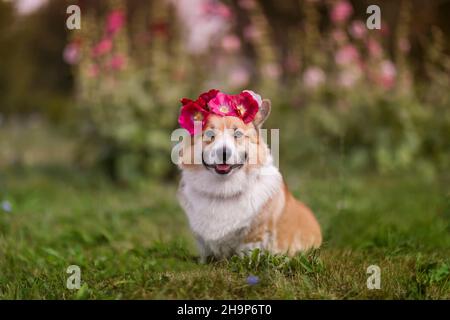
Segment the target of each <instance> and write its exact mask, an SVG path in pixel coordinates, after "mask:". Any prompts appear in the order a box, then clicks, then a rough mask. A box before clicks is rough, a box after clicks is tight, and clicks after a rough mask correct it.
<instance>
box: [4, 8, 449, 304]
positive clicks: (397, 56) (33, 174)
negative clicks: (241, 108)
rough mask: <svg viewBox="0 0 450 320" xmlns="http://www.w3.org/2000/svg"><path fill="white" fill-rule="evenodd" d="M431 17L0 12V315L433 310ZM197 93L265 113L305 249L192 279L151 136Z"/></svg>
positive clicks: (440, 194)
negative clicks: (202, 301)
mask: <svg viewBox="0 0 450 320" xmlns="http://www.w3.org/2000/svg"><path fill="white" fill-rule="evenodd" d="M73 4H76V5H78V6H79V7H80V9H81V29H79V30H78V29H76V30H69V29H68V28H67V27H66V20H67V18H68V17H69V16H70V14H68V13H67V12H66V10H67V7H68V6H70V5H73ZM373 4H376V5H378V6H379V7H380V9H381V29H379V30H377V29H375V30H369V29H368V28H367V27H366V20H367V19H368V17H369V16H370V14H367V13H366V9H367V7H368V6H369V5H373ZM449 15H450V1H448V0H436V1H420V0H401V1H389V0H384V1H381V0H380V1H366V0H361V1H356V0H353V1H348V0H333V1H332V0H285V1H276V0H220V1H219V0H151V1H138V0H128V1H125V0H122V1H121V0H80V1H60V0H58V1H57V0H16V1H11V0H0V298H39V299H40V298H447V299H448V298H450V260H449V256H450V187H449V182H450V173H449V169H450V41H449V40H450V20H449ZM211 88H217V89H220V90H223V91H225V92H228V93H237V92H239V91H241V90H243V89H251V90H254V91H256V92H258V93H260V94H261V95H262V96H263V97H264V98H268V99H270V100H271V101H272V114H271V117H270V118H269V120H268V121H267V123H266V127H267V128H279V129H280V170H281V171H282V173H283V175H284V177H285V179H286V181H287V183H288V185H289V187H290V188H291V189H292V191H293V193H294V194H295V195H296V196H297V197H298V198H300V199H302V200H303V201H305V202H306V203H307V204H308V205H309V206H310V207H312V209H313V211H314V212H315V213H316V215H317V216H318V219H319V221H320V223H321V225H322V227H323V231H324V237H325V244H324V247H323V249H321V250H320V252H318V253H317V252H316V253H313V254H311V255H309V256H306V257H303V256H300V257H297V258H296V259H293V260H289V261H288V260H284V259H281V258H280V259H278V258H277V257H267V259H262V260H257V261H256V260H252V259H250V260H249V261H248V260H245V261H244V260H239V259H232V260H230V261H225V262H219V263H216V264H213V265H207V266H201V265H198V264H197V262H196V260H195V247H194V245H193V240H192V237H191V235H190V232H189V228H188V225H187V220H186V219H185V218H184V215H183V213H182V211H181V209H180V207H179V206H178V204H177V201H176V198H175V193H176V186H177V183H178V179H179V174H178V170H177V168H176V167H175V166H174V165H173V164H172V163H171V161H170V152H171V148H172V146H173V143H172V142H171V141H170V134H171V132H172V131H173V130H174V129H176V128H177V117H178V112H179V108H180V103H179V100H180V99H181V98H182V97H191V98H195V97H197V95H198V94H199V93H200V92H203V91H205V90H208V89H211ZM254 259H256V258H254ZM70 264H76V265H79V266H80V267H81V269H82V272H83V273H82V283H83V287H82V289H80V290H78V291H75V292H74V291H70V290H68V289H66V287H65V278H66V274H65V268H67V266H69V265H70ZM371 264H378V265H380V267H381V270H382V273H383V272H384V273H383V274H384V275H385V276H384V277H383V279H384V280H383V281H384V282H382V289H381V290H375V291H368V290H367V288H366V286H365V279H366V273H365V270H366V268H367V267H368V266H369V265H371ZM249 275H257V276H258V279H259V280H258V281H257V282H258V283H257V284H256V285H255V284H254V283H253V282H254V281H253V282H252V283H251V284H249V283H247V282H246V279H247V276H249Z"/></svg>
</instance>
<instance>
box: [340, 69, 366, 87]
mask: <svg viewBox="0 0 450 320" xmlns="http://www.w3.org/2000/svg"><path fill="white" fill-rule="evenodd" d="M361 75H362V73H361V69H360V68H359V67H358V66H357V65H353V66H352V67H350V68H345V69H344V70H343V71H342V72H341V73H340V74H339V76H338V83H339V84H340V85H341V86H342V87H345V88H350V87H352V86H353V85H355V83H356V82H357V81H358V80H359V79H360V78H361Z"/></svg>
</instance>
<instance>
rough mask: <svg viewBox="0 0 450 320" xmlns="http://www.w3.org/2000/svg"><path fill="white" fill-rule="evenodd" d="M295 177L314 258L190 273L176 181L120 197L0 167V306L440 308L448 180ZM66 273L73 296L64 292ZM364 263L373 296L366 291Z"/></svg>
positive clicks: (449, 226) (191, 258)
mask: <svg viewBox="0 0 450 320" xmlns="http://www.w3.org/2000/svg"><path fill="white" fill-rule="evenodd" d="M291 172H292V171H291ZM302 172H304V173H301V172H292V174H289V175H287V177H288V179H287V180H288V184H289V185H290V187H291V189H292V191H293V193H294V194H295V195H296V196H298V197H299V198H301V199H302V200H304V201H305V202H306V203H308V205H310V206H311V207H312V208H313V209H314V211H315V213H316V215H317V216H318V219H319V220H320V223H321V225H322V227H323V231H324V237H325V243H324V245H323V247H322V248H321V249H320V250H318V251H314V252H310V253H308V254H307V255H298V256H296V257H294V258H287V257H284V256H271V255H267V254H261V255H257V254H254V255H253V256H250V257H246V258H243V259H239V258H237V257H234V258H232V259H229V260H227V261H220V262H215V263H211V264H207V265H201V264H199V263H198V262H197V257H196V252H195V246H194V242H193V239H192V236H191V234H190V231H189V228H188V225H187V220H186V218H185V216H184V214H183V212H182V211H181V209H180V207H179V206H178V204H177V201H176V200H175V192H176V185H175V183H168V184H163V183H160V182H158V183H156V182H152V181H149V182H148V183H145V184H142V185H140V186H137V187H133V188H124V187H118V186H114V185H111V184H110V183H108V182H107V181H106V180H105V179H104V178H102V177H101V176H99V175H96V174H93V175H90V174H89V173H82V172H78V171H76V170H74V169H67V168H65V167H61V166H59V167H58V166H53V167H42V166H41V167H34V168H22V169H8V170H3V171H2V173H1V175H0V201H1V200H5V199H7V200H8V201H10V202H11V204H12V207H13V209H12V212H5V211H2V210H1V209H0V298H1V299H28V298H30V299H84V298H90V299H154V298H177V299H178V298H189V299H190V298H196V299H203V298H206V299H211V298H221V299H234V298H243V299H247V298H249V299H250V298H255V299H260V298H271V299H272V298H273V299H316V298H318V299H323V298H326V299H372V298H375V299H437V298H444V299H450V254H449V253H450V251H449V248H450V200H449V189H448V186H449V185H448V181H446V180H445V179H444V178H441V179H420V178H418V177H417V176H415V175H407V174H403V175H398V176H391V177H387V176H383V177H381V176H376V175H370V174H365V175H357V176H354V175H351V174H350V173H346V174H345V175H342V174H340V175H336V174H333V173H331V172H326V171H325V172H324V171H322V173H321V174H316V173H314V172H313V171H307V170H303V171H302ZM72 264H75V265H78V266H80V268H81V281H82V288H81V289H80V290H74V291H73V290H68V289H67V288H66V285H65V284H66V279H67V277H68V276H69V275H68V274H66V268H67V267H68V266H69V265H72ZM372 264H376V265H378V266H379V267H380V268H381V289H380V290H368V289H367V287H366V280H367V277H368V276H369V275H367V274H366V269H367V267H368V266H369V265H372ZM249 275H257V276H258V277H259V283H258V284H256V285H249V284H248V283H247V281H246V279H247V277H248V276H249Z"/></svg>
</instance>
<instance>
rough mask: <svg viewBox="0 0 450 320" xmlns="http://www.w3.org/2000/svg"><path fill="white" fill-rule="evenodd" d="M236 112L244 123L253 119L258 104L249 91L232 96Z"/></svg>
mask: <svg viewBox="0 0 450 320" xmlns="http://www.w3.org/2000/svg"><path fill="white" fill-rule="evenodd" d="M234 103H235V105H236V112H237V114H238V116H239V118H241V119H242V121H244V123H249V122H251V121H253V119H254V118H255V115H256V113H257V112H258V109H259V105H258V102H257V101H256V99H255V98H254V97H253V96H252V95H251V94H250V93H249V92H245V91H244V92H241V93H240V94H238V95H235V96H234Z"/></svg>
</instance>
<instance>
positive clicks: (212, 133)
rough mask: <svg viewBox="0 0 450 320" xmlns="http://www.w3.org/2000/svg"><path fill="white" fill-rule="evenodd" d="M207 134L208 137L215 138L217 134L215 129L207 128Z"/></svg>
mask: <svg viewBox="0 0 450 320" xmlns="http://www.w3.org/2000/svg"><path fill="white" fill-rule="evenodd" d="M205 136H206V137H208V138H214V136H215V134H214V131H213V130H206V131H205Z"/></svg>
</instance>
